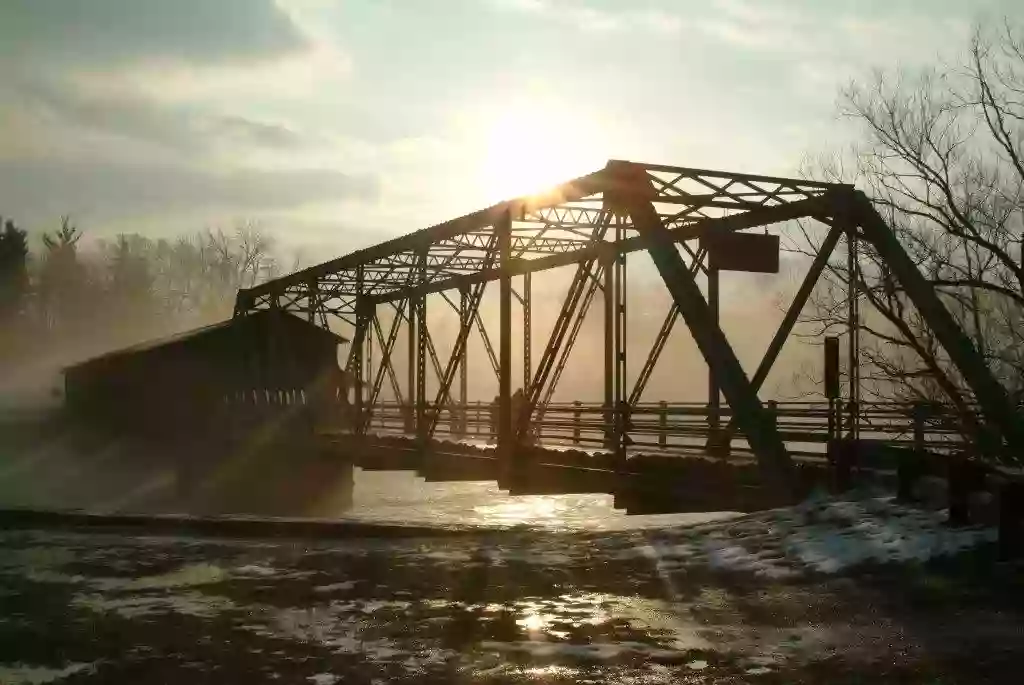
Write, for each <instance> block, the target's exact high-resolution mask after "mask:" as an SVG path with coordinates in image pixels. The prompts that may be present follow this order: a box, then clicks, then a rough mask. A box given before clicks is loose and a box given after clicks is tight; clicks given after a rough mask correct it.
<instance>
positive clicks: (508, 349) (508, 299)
mask: <svg viewBox="0 0 1024 685" xmlns="http://www.w3.org/2000/svg"><path fill="white" fill-rule="evenodd" d="M494 230H495V232H496V233H497V237H498V259H499V264H498V271H499V274H500V275H499V291H498V310H499V311H498V329H499V331H498V449H499V452H500V453H501V456H502V457H506V458H508V457H511V456H512V451H513V449H514V446H513V444H512V442H513V435H512V271H511V267H512V264H511V258H512V214H511V212H506V213H505V214H503V215H502V216H501V218H499V219H498V221H497V222H495V225H494Z"/></svg>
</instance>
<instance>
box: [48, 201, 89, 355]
mask: <svg viewBox="0 0 1024 685" xmlns="http://www.w3.org/2000/svg"><path fill="white" fill-rule="evenodd" d="M81 238H82V233H81V231H79V230H78V228H77V227H76V226H74V225H73V224H72V223H71V218H70V217H68V216H63V217H61V226H60V229H58V230H57V231H55V232H54V233H53V234H50V233H45V234H43V247H44V248H45V252H44V254H43V258H42V262H41V266H40V271H39V285H38V293H39V307H40V311H39V316H40V320H41V321H42V323H43V326H44V328H45V329H46V330H49V331H54V332H57V333H60V334H65V335H74V334H78V333H80V332H81V328H82V322H83V321H85V320H87V318H88V317H91V316H93V315H94V313H95V310H94V307H90V306H89V305H90V302H89V298H90V294H91V290H92V288H91V285H92V284H91V283H90V282H89V277H88V273H87V270H86V268H85V265H84V264H83V263H82V262H81V261H80V260H79V257H78V242H79V241H80V240H81Z"/></svg>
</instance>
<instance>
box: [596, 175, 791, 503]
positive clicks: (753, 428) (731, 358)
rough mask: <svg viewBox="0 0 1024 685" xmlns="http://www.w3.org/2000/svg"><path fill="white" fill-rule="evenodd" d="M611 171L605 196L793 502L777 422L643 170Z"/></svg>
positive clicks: (773, 478) (771, 476)
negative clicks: (639, 243) (641, 246)
mask: <svg viewBox="0 0 1024 685" xmlns="http://www.w3.org/2000/svg"><path fill="white" fill-rule="evenodd" d="M609 168H610V169H614V170H615V172H616V173H615V178H614V179H613V180H614V184H613V186H612V188H610V189H609V190H606V191H605V197H606V198H608V195H609V194H610V193H611V194H612V195H613V196H614V201H615V202H616V203H617V204H618V205H619V206H620V207H623V208H625V209H627V210H628V211H629V214H630V215H631V216H632V217H633V225H634V227H635V228H636V230H637V231H638V232H639V233H640V234H641V236H642V237H643V239H644V241H645V243H646V247H647V252H648V254H650V255H651V259H652V261H653V262H654V265H655V266H656V267H657V269H658V272H659V273H660V274H661V277H662V280H663V281H664V282H665V286H666V287H667V288H668V290H669V292H670V293H671V294H672V297H673V299H674V300H675V301H676V304H678V305H679V311H680V313H681V314H682V315H683V319H684V320H685V321H686V325H687V326H688V327H689V329H690V332H691V333H692V334H693V338H694V340H695V341H696V343H697V347H698V348H699V349H700V351H701V354H702V355H703V356H704V359H705V361H706V362H707V363H708V365H709V366H712V367H714V370H715V375H716V377H717V378H718V381H719V383H720V385H721V389H722V391H723V392H724V393H725V397H726V399H727V400H728V402H729V404H730V406H731V407H732V408H733V411H734V412H735V413H736V415H737V416H738V423H739V425H740V427H741V428H743V430H744V433H746V436H747V440H748V441H749V443H750V447H751V449H752V450H753V452H754V455H755V456H756V457H757V460H758V463H759V465H760V466H761V470H762V473H763V475H764V477H765V479H766V480H767V481H769V483H770V485H772V486H773V487H774V488H775V489H776V490H777V491H778V492H779V493H780V494H781V495H783V496H786V497H791V496H792V495H793V494H794V492H795V491H794V486H795V485H796V484H795V482H794V478H793V475H794V474H793V463H792V460H791V459H790V456H789V453H788V452H787V450H786V446H785V444H784V443H783V442H782V438H781V436H780V435H779V432H778V430H777V429H776V426H775V423H774V422H773V421H772V420H771V417H769V416H768V414H767V412H765V411H764V407H763V406H762V405H761V401H760V400H759V399H758V397H757V393H756V392H754V390H753V388H752V387H751V385H750V381H749V380H748V378H747V375H746V373H745V372H744V371H743V367H742V366H741V365H740V362H739V360H738V359H737V358H736V354H735V352H734V351H733V349H732V346H731V345H729V341H728V340H727V339H726V338H725V336H724V335H723V333H722V330H721V329H720V328H719V327H718V326H716V325H715V324H714V321H713V320H712V317H711V312H710V310H709V308H708V303H707V301H706V300H705V299H704V295H703V293H701V291H700V286H698V285H697V282H696V281H695V280H694V278H693V275H692V274H691V273H690V270H689V269H688V268H687V266H686V264H685V263H684V262H683V259H682V257H681V256H680V255H679V251H678V250H677V249H676V245H675V241H674V240H673V237H672V234H671V232H670V231H669V230H668V229H667V228H666V227H665V226H664V225H663V224H662V223H661V219H660V217H659V216H658V213H657V211H655V209H654V205H653V204H652V201H653V200H654V199H655V198H656V193H655V191H654V189H653V187H651V184H650V181H649V178H648V176H647V173H646V172H645V171H644V169H643V168H642V167H638V166H636V165H633V164H629V163H620V164H617V165H616V166H614V167H612V166H611V165H609Z"/></svg>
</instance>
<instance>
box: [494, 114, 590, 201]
mask: <svg viewBox="0 0 1024 685" xmlns="http://www.w3.org/2000/svg"><path fill="white" fill-rule="evenodd" d="M485 126H486V128H485V141H484V159H483V169H482V178H481V181H482V183H483V186H484V188H483V190H484V192H485V193H486V194H487V196H488V199H489V200H491V201H498V200H503V199H507V198H511V197H517V196H520V195H529V194H531V193H536V192H539V191H542V190H545V189H547V188H550V187H552V186H555V185H557V184H559V183H562V182H564V181H568V180H571V179H573V178H575V177H577V176H581V175H583V174H586V173H588V172H591V171H594V170H595V169H598V168H600V167H601V166H603V165H604V162H605V159H604V158H603V156H602V155H601V150H602V148H603V145H601V139H600V136H599V135H597V132H596V131H595V130H594V126H593V125H592V123H591V122H589V121H585V120H582V119H580V118H577V117H573V116H571V115H570V114H569V113H568V112H566V111H564V110H560V109H559V108H557V107H556V106H552V105H544V104H540V103H530V104H522V105H515V106H511V107H508V108H505V109H503V110H500V111H499V112H496V113H495V114H494V115H493V116H489V117H488V123H487V124H485Z"/></svg>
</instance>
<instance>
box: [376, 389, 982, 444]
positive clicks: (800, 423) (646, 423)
mask: <svg viewBox="0 0 1024 685" xmlns="http://www.w3.org/2000/svg"><path fill="white" fill-rule="evenodd" d="M767 404H768V407H769V409H770V410H771V411H770V415H771V416H773V417H774V420H775V421H776V425H777V428H778V430H779V432H780V434H781V435H782V438H783V440H785V441H786V443H787V444H788V445H789V446H790V449H791V451H792V452H793V453H794V454H795V455H803V456H822V455H823V454H824V449H825V445H827V443H828V442H829V440H830V439H832V438H834V437H842V436H848V435H850V434H851V428H852V427H853V426H852V424H853V422H852V419H851V417H855V420H856V427H855V430H854V431H853V434H854V435H856V436H857V437H859V438H860V439H864V440H875V441H879V442H885V443H887V444H891V445H897V446H916V447H918V448H922V449H936V450H944V449H955V448H958V447H962V446H963V442H964V441H963V437H962V433H961V430H960V428H959V425H958V421H957V419H956V414H955V413H954V412H953V411H952V410H950V409H949V408H945V407H941V406H935V405H920V404H909V403H884V402H865V403H861V404H860V405H859V406H858V407H857V408H856V411H852V410H851V407H850V406H849V405H846V404H834V405H829V404H828V403H824V402H769V403H767ZM367 409H368V411H369V414H370V420H369V423H368V431H369V432H372V433H377V432H381V433H402V432H406V431H407V429H408V428H409V427H410V426H411V424H410V423H409V416H410V412H411V411H412V409H413V408H412V407H411V406H410V405H409V404H407V403H406V404H399V403H397V402H378V403H376V404H375V405H374V406H372V407H368V408H367ZM426 411H427V412H435V411H438V408H437V407H435V406H433V405H430V406H428V407H427V408H426ZM714 417H715V415H714V414H713V413H712V412H710V411H709V408H708V406H707V405H705V404H701V403H692V402H657V403H642V404H638V405H636V406H635V407H633V408H628V407H626V408H609V407H606V406H604V405H602V404H598V403H582V402H555V403H551V404H549V405H548V406H547V407H545V408H544V410H543V412H540V411H538V412H536V413H535V414H534V417H533V418H534V420H533V421H532V422H531V426H530V429H531V434H532V435H531V437H532V438H533V439H536V440H538V441H540V442H543V443H544V444H551V445H559V444H561V445H576V446H580V447H581V448H595V447H597V448H599V447H602V446H604V445H606V444H608V442H609V440H611V439H613V437H614V436H615V434H616V430H622V431H623V432H624V433H625V434H626V435H627V436H628V444H629V445H630V446H631V447H632V448H633V449H637V448H643V449H661V450H679V451H704V450H705V449H706V448H707V446H708V441H709V438H711V437H712V436H713V435H723V434H725V435H728V436H729V438H728V439H727V442H728V443H729V444H730V448H731V451H732V452H733V453H736V454H744V453H746V452H747V448H746V440H744V439H743V436H742V433H740V432H739V431H730V432H728V433H727V432H726V431H727V429H728V427H729V425H730V422H731V419H732V412H731V411H730V410H729V408H728V407H722V408H721V409H720V410H719V412H718V413H717V417H718V418H717V422H716V421H715V418H714ZM496 418H497V417H496V410H495V409H494V407H493V405H492V404H491V403H486V402H470V403H467V404H465V405H462V404H458V403H450V404H446V405H444V406H442V407H441V408H440V416H439V417H438V421H437V424H438V434H439V436H445V437H449V438H458V439H467V440H477V441H483V442H490V441H493V440H494V438H495V422H496ZM618 426H621V427H622V428H621V429H617V427H618Z"/></svg>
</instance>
